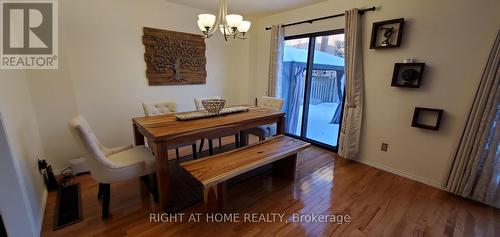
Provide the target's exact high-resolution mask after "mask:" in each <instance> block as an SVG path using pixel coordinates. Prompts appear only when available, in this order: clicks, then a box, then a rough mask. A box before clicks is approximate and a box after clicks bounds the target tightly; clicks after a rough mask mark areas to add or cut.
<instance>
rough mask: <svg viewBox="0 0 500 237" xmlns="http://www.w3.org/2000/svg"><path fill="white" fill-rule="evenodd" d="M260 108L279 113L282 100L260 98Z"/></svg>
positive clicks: (267, 97) (266, 97)
mask: <svg viewBox="0 0 500 237" xmlns="http://www.w3.org/2000/svg"><path fill="white" fill-rule="evenodd" d="M260 106H262V107H265V108H269V109H275V110H279V111H281V109H282V108H283V100H282V99H280V98H275V97H269V96H262V98H261V99H260Z"/></svg>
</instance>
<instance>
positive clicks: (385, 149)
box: [380, 143, 389, 151]
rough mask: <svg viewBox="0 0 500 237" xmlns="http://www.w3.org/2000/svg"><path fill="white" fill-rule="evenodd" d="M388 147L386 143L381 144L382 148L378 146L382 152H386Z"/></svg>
mask: <svg viewBox="0 0 500 237" xmlns="http://www.w3.org/2000/svg"><path fill="white" fill-rule="evenodd" d="M388 147H389V144H387V143H382V146H380V150H382V151H387V148H388Z"/></svg>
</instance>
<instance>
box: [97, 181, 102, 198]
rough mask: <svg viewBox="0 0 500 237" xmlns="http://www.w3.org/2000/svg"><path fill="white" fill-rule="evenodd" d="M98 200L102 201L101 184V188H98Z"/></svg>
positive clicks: (100, 186) (100, 185)
mask: <svg viewBox="0 0 500 237" xmlns="http://www.w3.org/2000/svg"><path fill="white" fill-rule="evenodd" d="M97 199H102V184H100V183H99V187H98V188H97Z"/></svg>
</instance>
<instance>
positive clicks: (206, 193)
mask: <svg viewBox="0 0 500 237" xmlns="http://www.w3.org/2000/svg"><path fill="white" fill-rule="evenodd" d="M203 198H204V201H205V204H206V206H207V211H208V212H211V213H215V212H221V211H223V210H224V203H225V201H226V182H222V183H219V184H217V185H216V186H213V187H210V188H207V189H204V190H203Z"/></svg>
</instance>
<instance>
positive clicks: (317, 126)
mask: <svg viewBox="0 0 500 237" xmlns="http://www.w3.org/2000/svg"><path fill="white" fill-rule="evenodd" d="M337 106H338V104H337V103H320V104H316V105H313V104H310V105H309V116H308V121H307V122H308V123H307V133H306V137H307V138H309V139H312V140H316V141H319V142H321V143H325V144H328V145H331V146H337V139H338V135H339V125H338V124H331V123H330V121H331V120H332V118H333V113H335V109H336V108H337ZM299 111H300V113H299V118H302V106H301V107H300V110H299ZM300 130H301V125H300V124H299V126H298V127H297V129H296V132H295V134H300Z"/></svg>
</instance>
